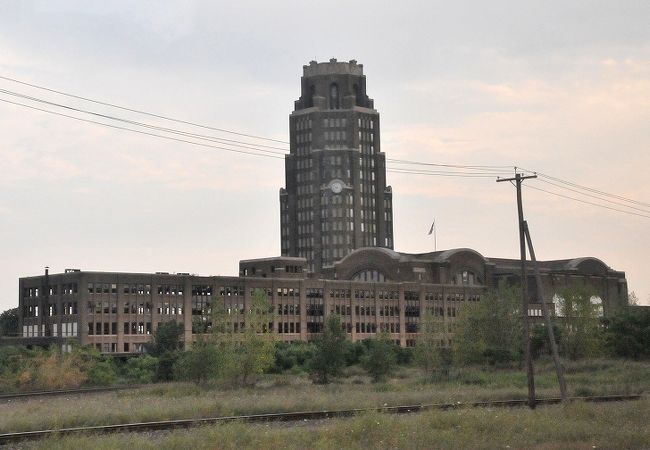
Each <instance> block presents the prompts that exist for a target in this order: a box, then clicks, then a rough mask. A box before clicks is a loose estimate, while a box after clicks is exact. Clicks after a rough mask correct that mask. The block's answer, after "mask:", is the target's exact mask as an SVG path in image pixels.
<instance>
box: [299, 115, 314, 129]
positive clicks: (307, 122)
mask: <svg viewBox="0 0 650 450" xmlns="http://www.w3.org/2000/svg"><path fill="white" fill-rule="evenodd" d="M309 129H311V119H310V118H308V117H301V118H300V119H296V130H298V131H304V130H309Z"/></svg>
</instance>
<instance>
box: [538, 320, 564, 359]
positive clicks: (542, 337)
mask: <svg viewBox="0 0 650 450" xmlns="http://www.w3.org/2000/svg"><path fill="white" fill-rule="evenodd" d="M562 333H563V331H562V328H561V327H559V326H558V325H557V323H553V335H554V336H555V343H556V344H557V346H558V348H560V347H561V343H562ZM530 350H531V354H532V356H533V358H535V359H536V358H539V357H540V356H541V355H542V354H548V355H550V354H551V341H550V340H549V337H548V331H547V330H546V326H545V325H543V324H537V325H535V326H533V329H532V332H531V337H530Z"/></svg>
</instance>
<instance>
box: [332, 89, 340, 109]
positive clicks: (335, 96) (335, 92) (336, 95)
mask: <svg viewBox="0 0 650 450" xmlns="http://www.w3.org/2000/svg"><path fill="white" fill-rule="evenodd" d="M330 109H339V85H338V84H336V83H332V84H330Z"/></svg>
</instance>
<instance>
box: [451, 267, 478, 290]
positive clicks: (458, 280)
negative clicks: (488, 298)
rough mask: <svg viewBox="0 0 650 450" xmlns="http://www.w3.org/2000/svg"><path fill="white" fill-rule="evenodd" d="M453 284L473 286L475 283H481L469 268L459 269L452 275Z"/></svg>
mask: <svg viewBox="0 0 650 450" xmlns="http://www.w3.org/2000/svg"><path fill="white" fill-rule="evenodd" d="M454 284H463V285H468V286H473V285H475V284H481V281H480V280H479V279H478V277H477V276H476V274H475V273H474V272H472V271H471V270H461V271H460V272H457V273H456V275H455V276H454Z"/></svg>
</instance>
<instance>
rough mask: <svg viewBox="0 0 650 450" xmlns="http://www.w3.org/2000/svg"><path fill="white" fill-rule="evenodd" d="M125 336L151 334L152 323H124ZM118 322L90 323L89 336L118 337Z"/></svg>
mask: <svg viewBox="0 0 650 450" xmlns="http://www.w3.org/2000/svg"><path fill="white" fill-rule="evenodd" d="M122 331H123V333H124V334H151V322H123V324H122ZM116 334H117V322H88V336H98V335H116Z"/></svg>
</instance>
